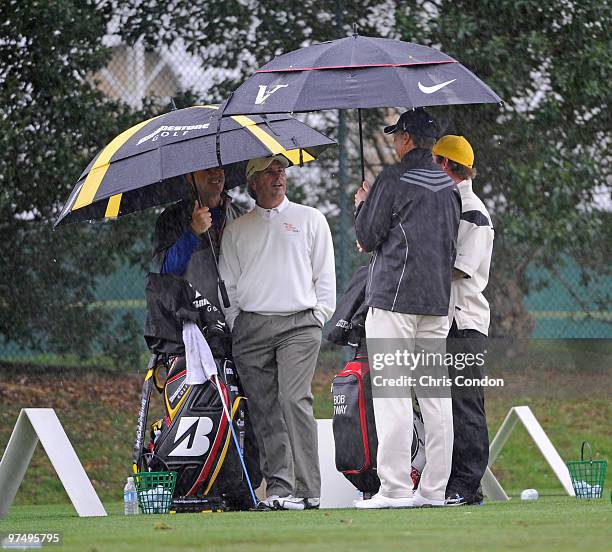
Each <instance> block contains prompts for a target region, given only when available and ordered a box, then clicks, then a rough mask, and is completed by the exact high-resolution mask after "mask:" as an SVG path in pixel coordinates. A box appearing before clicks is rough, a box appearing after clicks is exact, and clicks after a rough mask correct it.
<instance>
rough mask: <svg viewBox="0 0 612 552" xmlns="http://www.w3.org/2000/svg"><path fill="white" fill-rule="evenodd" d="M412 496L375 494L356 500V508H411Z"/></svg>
mask: <svg viewBox="0 0 612 552" xmlns="http://www.w3.org/2000/svg"><path fill="white" fill-rule="evenodd" d="M411 504H412V498H389V497H388V496H382V495H380V494H375V495H374V496H373V497H372V498H370V499H369V500H358V501H357V502H355V508H359V509H360V510H366V509H369V508H410V507H411Z"/></svg>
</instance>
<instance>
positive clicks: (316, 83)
mask: <svg viewBox="0 0 612 552" xmlns="http://www.w3.org/2000/svg"><path fill="white" fill-rule="evenodd" d="M500 102H501V98H500V97H499V96H497V94H495V92H493V91H492V90H491V89H490V88H489V87H488V86H487V85H486V84H485V83H483V82H482V81H481V80H480V79H479V78H478V77H477V76H476V75H474V74H473V73H472V72H471V71H470V70H469V69H467V68H466V67H464V66H463V65H461V64H460V63H459V62H458V61H457V60H455V59H453V58H451V57H450V56H447V55H446V54H444V53H442V52H440V51H438V50H435V49H433V48H429V47H427V46H421V45H419V44H414V43H411V42H402V41H399V40H391V39H386V38H372V37H366V36H359V35H354V36H352V37H347V38H341V39H338V40H333V41H329V42H323V43H321V44H314V45H312V46H308V47H306V48H301V49H299V50H295V51H293V52H289V53H287V54H283V55H280V56H278V57H276V58H274V59H273V60H272V61H271V62H269V63H267V64H266V65H264V66H263V67H262V68H261V69H259V70H257V71H256V73H255V74H254V75H253V76H252V77H250V78H249V79H248V80H247V81H245V82H244V83H243V84H242V85H241V86H240V87H239V88H238V89H237V90H235V91H234V92H233V94H232V96H231V97H230V99H229V101H228V103H227V105H226V107H225V109H224V110H223V113H224V115H236V114H245V113H249V114H255V113H292V112H295V113H298V112H305V111H317V110H321V109H347V108H356V109H359V110H361V108H372V107H399V106H403V107H407V108H417V107H427V106H433V105H455V104H477V103H500ZM359 136H360V143H361V147H362V152H361V163H362V177H363V140H362V139H361V111H359Z"/></svg>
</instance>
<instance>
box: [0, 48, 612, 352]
mask: <svg viewBox="0 0 612 552" xmlns="http://www.w3.org/2000/svg"><path fill="white" fill-rule="evenodd" d="M107 45H108V46H110V47H112V48H113V51H114V54H113V57H112V60H111V62H110V63H109V64H108V66H107V67H106V68H105V69H104V70H102V71H100V72H99V74H97V75H95V77H94V78H95V79H96V80H97V81H98V86H99V87H100V89H101V90H103V91H104V92H105V93H106V94H107V95H108V96H110V97H112V98H114V99H118V100H122V101H124V102H126V103H128V104H129V105H131V106H132V107H133V108H139V107H141V106H142V102H143V99H145V98H148V99H151V98H153V99H154V100H155V101H156V102H158V103H159V104H160V105H169V102H170V98H171V97H172V96H175V95H178V94H181V93H185V92H186V91H189V92H190V93H191V94H192V95H194V96H195V97H198V98H200V99H201V100H202V101H203V102H205V103H207V102H208V100H207V93H208V91H209V90H210V88H211V86H212V85H213V84H214V83H217V82H220V81H222V80H223V79H225V78H228V77H231V76H232V75H231V74H230V73H228V72H227V71H226V72H223V71H220V70H218V69H214V68H206V67H202V65H201V63H200V62H199V61H198V59H197V58H195V57H193V56H191V55H189V54H188V53H187V52H186V51H185V49H184V48H182V47H181V45H180V44H175V45H173V46H172V47H164V48H162V49H160V50H158V51H146V50H145V49H144V47H143V46H142V45H138V44H137V45H136V46H135V47H128V46H126V45H123V44H120V43H117V42H115V41H114V38H113V37H109V38H108V40H107ZM366 157H367V152H366ZM327 212H329V209H327ZM335 238H336V239H335V242H336V247H338V246H339V247H344V248H347V250H348V249H351V248H352V247H353V240H354V237H353V236H352V235H346V236H336V237H335ZM602 268H604V269H605V268H607V270H601V271H597V270H595V271H593V272H592V277H591V278H585V274H584V271H583V270H582V269H581V267H580V266H579V265H578V264H577V263H576V262H575V261H573V260H572V259H571V258H569V257H563V256H562V255H560V258H559V263H558V264H556V265H555V270H547V269H543V268H539V267H537V266H535V265H534V266H533V267H530V269H529V270H528V279H529V284H530V285H529V288H530V289H531V291H529V292H528V293H527V295H526V296H525V297H524V298H523V301H524V305H525V306H526V308H527V309H528V311H529V314H530V316H531V317H532V318H533V320H534V322H535V325H534V330H533V333H532V337H536V338H547V339H567V338H612V314H611V312H610V308H609V306H610V296H611V295H612V277H611V276H610V275H609V272H610V271H609V267H602ZM145 274H146V271H144V270H143V269H140V268H134V267H129V266H125V267H123V268H122V269H121V270H119V271H118V272H116V273H115V274H113V275H112V276H111V277H108V278H104V279H102V280H101V281H100V283H99V285H98V288H97V297H96V299H97V303H96V305H97V306H101V307H103V308H105V309H108V310H109V311H110V312H112V313H113V315H114V316H116V317H117V318H119V317H120V316H121V315H122V314H124V313H126V312H128V313H131V314H132V315H134V317H135V319H136V320H137V321H138V323H140V324H141V327H142V324H143V323H144V318H145V299H144V277H145ZM340 276H344V278H341V277H340ZM348 277H350V275H339V281H347V280H348ZM340 291H341V290H340ZM138 346H140V347H141V350H142V352H144V351H145V344H144V340H143V339H141V340H140V342H139V345H138ZM56 360H57V359H55V357H51V356H50V355H46V354H45V352H44V351H31V350H22V349H20V348H19V347H17V346H16V345H15V344H13V343H10V342H9V343H0V361H9V362H19V363H32V362H41V363H51V364H53V363H54V362H55V361H56ZM81 364H82V361H81Z"/></svg>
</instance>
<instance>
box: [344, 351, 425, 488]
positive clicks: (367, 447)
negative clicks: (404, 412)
mask: <svg viewBox="0 0 612 552" xmlns="http://www.w3.org/2000/svg"><path fill="white" fill-rule="evenodd" d="M332 395H333V403H334V414H333V419H332V427H333V432H334V442H335V445H336V469H337V470H338V471H339V472H341V473H342V474H343V475H344V476H345V477H346V478H347V479H348V480H349V481H350V482H351V483H352V484H353V485H354V486H355V487H357V489H359V490H360V491H361V492H362V493H365V494H368V495H372V494H374V493H376V492H377V491H378V489H379V487H380V480H379V479H378V475H377V473H376V453H377V451H378V439H377V436H376V421H375V418H374V405H373V402H372V384H371V381H370V367H369V364H368V355H367V352H366V351H365V348H358V349H357V352H356V353H355V358H354V359H353V360H352V361H350V362H348V363H347V364H346V366H345V367H344V369H343V370H341V371H340V372H339V373H338V374H336V376H335V377H334V379H333V382H332ZM413 411H414V414H413V435H412V472H411V476H412V482H413V485H414V487H415V488H416V487H417V485H418V483H419V479H420V477H421V473H422V471H423V467H424V466H425V427H424V426H423V418H422V417H421V412H420V411H419V410H418V408H414V410H413Z"/></svg>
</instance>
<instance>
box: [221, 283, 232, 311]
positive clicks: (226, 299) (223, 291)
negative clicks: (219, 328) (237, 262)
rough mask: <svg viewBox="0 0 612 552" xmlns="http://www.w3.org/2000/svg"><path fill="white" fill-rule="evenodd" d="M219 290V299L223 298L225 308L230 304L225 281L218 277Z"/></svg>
mask: <svg viewBox="0 0 612 552" xmlns="http://www.w3.org/2000/svg"><path fill="white" fill-rule="evenodd" d="M219 291H220V292H221V299H222V300H223V306H224V307H225V308H226V309H227V308H229V306H230V305H231V303H230V300H229V296H228V294H227V289H226V287H225V282H224V281H223V280H222V279H221V278H220V277H219Z"/></svg>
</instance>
